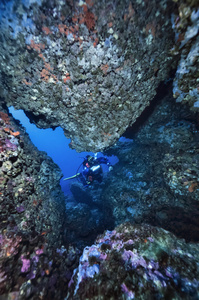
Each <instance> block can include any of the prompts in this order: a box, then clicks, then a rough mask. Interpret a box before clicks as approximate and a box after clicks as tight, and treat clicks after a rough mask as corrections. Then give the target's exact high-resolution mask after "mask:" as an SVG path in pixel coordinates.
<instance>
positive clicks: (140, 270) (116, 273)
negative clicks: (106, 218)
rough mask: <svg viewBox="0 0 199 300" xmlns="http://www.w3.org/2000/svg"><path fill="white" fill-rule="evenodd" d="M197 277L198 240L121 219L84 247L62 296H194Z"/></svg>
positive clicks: (75, 299)
mask: <svg viewBox="0 0 199 300" xmlns="http://www.w3.org/2000/svg"><path fill="white" fill-rule="evenodd" d="M198 278H199V252H198V244H187V243H185V241H184V240H179V239H177V238H176V237H175V236H174V235H172V234H171V233H169V232H167V231H165V230H163V229H160V228H155V227H152V226H149V225H142V226H138V225H137V226H135V225H131V224H129V223H126V224H122V225H120V226H118V227H116V229H115V230H113V231H106V232H105V233H104V234H103V235H101V236H99V237H98V238H97V240H96V242H95V244H94V245H92V246H91V247H86V248H85V249H84V251H83V254H82V256H81V258H80V263H79V266H78V268H77V269H76V270H75V271H74V274H73V277H72V279H71V281H70V283H69V293H68V296H67V297H66V298H65V299H68V300H69V299H73V300H78V299H82V300H83V299H92V300H95V299H96V300H98V299H101V300H103V299H110V300H114V299H118V300H120V299H128V300H130V299H146V300H148V299H187V300H188V299H189V300H191V299H198V297H199V280H198Z"/></svg>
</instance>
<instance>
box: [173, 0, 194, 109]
mask: <svg viewBox="0 0 199 300" xmlns="http://www.w3.org/2000/svg"><path fill="white" fill-rule="evenodd" d="M176 2H177V5H178V11H176V12H175V13H174V14H172V27H173V29H174V31H175V47H174V48H173V49H172V53H173V54H174V55H179V54H180V61H179V63H178V68H177V71H176V76H175V80H174V84H173V94H174V97H175V98H177V99H176V101H177V102H182V103H188V105H189V106H190V108H191V110H193V111H197V112H198V111H199V81H198V80H199V79H198V78H199V72H198V69H199V36H198V33H199V9H198V1H186V0H185V1H184V0H183V1H182V0H180V1H176Z"/></svg>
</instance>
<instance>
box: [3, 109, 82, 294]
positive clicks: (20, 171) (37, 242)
mask: <svg viewBox="0 0 199 300" xmlns="http://www.w3.org/2000/svg"><path fill="white" fill-rule="evenodd" d="M60 177H61V172H60V170H59V168H58V166H56V165H55V164H54V163H53V161H52V160H51V159H50V158H49V157H48V156H47V155H46V153H44V152H39V151H38V150H37V148H36V147H34V146H33V145H32V143H31V141H30V140H29V137H28V136H27V134H25V131H24V129H23V128H22V127H19V126H17V125H16V124H15V123H14V122H13V120H12V118H11V116H8V115H7V113H6V111H3V109H2V108H1V109H0V211H1V214H0V299H21V300H22V299H34V300H38V299H53V298H54V297H55V295H56V296H57V299H61V298H63V297H64V296H65V295H66V292H67V283H68V282H69V279H70V277H71V275H72V271H73V269H74V267H75V266H76V262H77V258H78V257H79V252H78V250H77V249H76V248H75V247H72V246H69V245H68V243H67V242H65V240H64V237H63V232H64V231H63V228H64V224H65V218H66V215H65V204H64V196H63V193H62V192H61V187H60V185H59V180H60ZM63 245H64V246H63Z"/></svg>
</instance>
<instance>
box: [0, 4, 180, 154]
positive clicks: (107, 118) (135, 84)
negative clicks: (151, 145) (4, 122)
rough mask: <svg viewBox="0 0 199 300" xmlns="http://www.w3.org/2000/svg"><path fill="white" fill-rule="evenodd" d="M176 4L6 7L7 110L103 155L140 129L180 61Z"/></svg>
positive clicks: (0, 38) (3, 67)
mask: <svg viewBox="0 0 199 300" xmlns="http://www.w3.org/2000/svg"><path fill="white" fill-rule="evenodd" d="M171 11H173V2H172V1H169V0H168V1H166V0H162V1H155V0H154V1H150V2H147V1H139V0H134V1H133V2H132V1H128V0H125V1H110V0H109V1H86V2H85V3H84V2H83V1H80V2H79V1H66V2H65V1H58V0H54V1H44V0H43V1H42V0H41V1H26V2H23V4H22V3H21V1H16V2H13V1H10V2H9V4H8V5H7V4H5V5H3V4H1V20H0V24H1V32H0V43H1V60H0V76H1V80H0V88H1V93H2V96H3V97H4V99H5V102H6V103H7V105H8V106H9V105H13V106H14V107H15V108H22V109H24V110H25V111H26V112H27V113H28V115H29V116H30V117H31V119H32V120H34V122H35V123H36V124H37V125H38V126H40V127H43V128H46V127H55V126H61V127H62V128H63V129H64V131H65V134H66V136H67V137H70V138H71V144H70V146H71V147H72V148H75V149H76V150H78V151H93V152H96V151H99V150H103V149H104V148H106V147H108V146H110V145H112V144H113V143H114V142H115V141H116V140H117V139H118V138H119V137H120V136H121V135H122V133H123V132H124V131H125V129H126V128H127V127H128V126H129V125H130V124H132V123H134V122H135V120H136V119H137V117H138V116H139V115H140V114H141V113H142V111H143V110H144V109H145V108H146V106H148V105H149V103H150V101H151V100H152V99H153V97H154V96H155V94H156V88H157V87H158V85H159V83H160V82H161V81H163V80H165V79H166V78H168V74H169V70H170V68H171V66H172V67H173V68H175V65H176V64H175V61H174V60H173V59H175V60H176V58H175V57H173V56H172V55H170V54H169V53H170V52H169V51H170V49H171V48H172V46H173V45H174V40H173V38H174V33H173V30H172V27H171V22H170V13H171Z"/></svg>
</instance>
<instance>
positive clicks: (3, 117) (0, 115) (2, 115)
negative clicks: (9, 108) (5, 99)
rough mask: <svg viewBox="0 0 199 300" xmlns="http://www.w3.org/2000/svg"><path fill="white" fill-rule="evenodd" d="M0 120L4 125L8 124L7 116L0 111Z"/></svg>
mask: <svg viewBox="0 0 199 300" xmlns="http://www.w3.org/2000/svg"><path fill="white" fill-rule="evenodd" d="M0 118H1V119H2V120H3V121H4V122H5V123H6V124H10V119H9V116H8V114H6V113H4V112H3V111H0Z"/></svg>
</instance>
